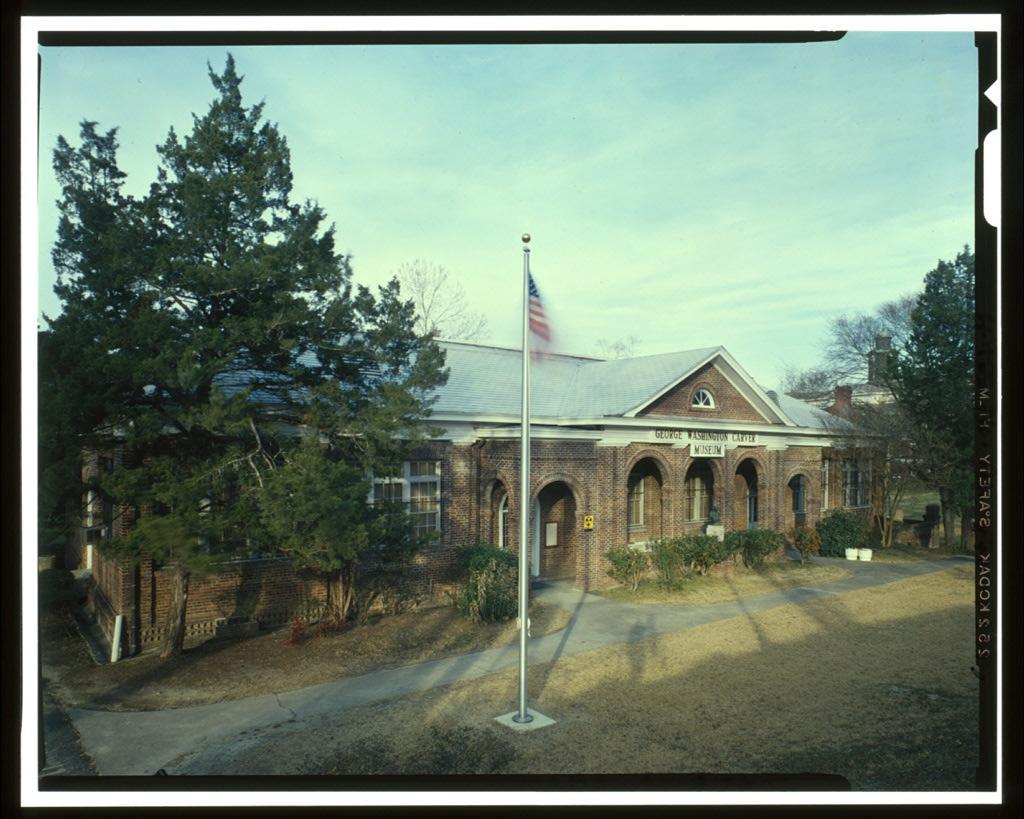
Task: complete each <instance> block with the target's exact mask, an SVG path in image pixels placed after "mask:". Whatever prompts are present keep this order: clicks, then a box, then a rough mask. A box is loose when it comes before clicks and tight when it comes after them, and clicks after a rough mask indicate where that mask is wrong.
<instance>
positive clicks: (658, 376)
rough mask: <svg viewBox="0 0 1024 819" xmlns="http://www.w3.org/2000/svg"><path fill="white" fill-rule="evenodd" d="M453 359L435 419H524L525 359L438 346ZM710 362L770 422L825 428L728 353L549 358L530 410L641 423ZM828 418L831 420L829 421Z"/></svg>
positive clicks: (534, 371)
mask: <svg viewBox="0 0 1024 819" xmlns="http://www.w3.org/2000/svg"><path fill="white" fill-rule="evenodd" d="M438 343H439V344H440V345H441V347H442V348H443V349H444V351H445V354H446V357H447V366H448V368H449V371H450V375H449V377H448V383H447V384H446V385H444V386H443V387H441V388H439V389H438V391H437V393H436V396H437V401H436V403H435V404H434V407H433V412H434V414H435V415H449V414H455V415H486V416H494V415H502V416H507V415H513V416H516V415H518V414H519V413H520V411H521V406H520V402H521V400H522V397H521V392H520V389H521V386H520V385H521V382H522V353H521V352H520V351H519V350H517V349H513V348H508V347H488V346H484V345H481V344H468V343H465V342H456V341H440V342H438ZM710 361H715V362H716V364H719V365H721V369H722V370H723V372H724V374H725V375H726V377H728V378H729V379H730V381H731V382H733V383H734V384H735V385H736V386H737V388H738V389H739V390H740V391H741V392H742V393H743V394H744V396H745V397H746V398H747V399H748V400H750V401H751V403H752V404H754V406H755V407H756V408H757V409H758V410H759V411H760V412H761V413H762V414H764V415H765V416H766V417H767V418H769V419H770V420H772V421H774V422H775V423H780V422H781V423H782V424H783V425H785V426H810V427H815V428H820V427H822V426H823V420H824V419H821V418H819V416H818V415H817V414H816V413H814V412H812V410H813V409H814V408H812V407H808V406H806V405H804V404H803V403H802V402H800V401H797V400H796V399H792V398H789V397H788V396H787V400H786V401H785V402H783V401H781V400H780V401H773V400H772V399H771V398H769V396H768V394H767V392H766V391H765V390H763V389H762V388H761V387H760V386H759V385H758V384H756V383H755V382H754V381H753V380H752V379H751V378H750V376H749V375H747V373H746V372H745V371H744V370H743V369H742V368H741V367H740V366H739V364H737V363H736V361H735V359H733V357H732V356H731V355H730V354H729V352H728V351H727V350H726V349H725V348H724V347H720V346H719V347H702V348H700V349H696V350H683V351H680V352H676V353H661V354H659V355H648V356H638V357H636V358H620V359H613V360H609V361H605V360H602V359H597V358H588V357H585V356H572V355H561V354H549V355H546V356H545V357H544V359H543V360H542V361H540V362H538V363H535V364H533V365H532V366H531V368H530V406H531V412H532V413H533V415H534V416H537V417H545V416H546V417H566V418H598V417H615V416H619V417H633V416H634V415H636V413H637V412H639V411H640V410H642V409H643V408H644V407H645V406H647V405H648V404H650V403H651V402H652V401H654V400H656V399H657V398H658V397H659V396H661V395H663V394H664V393H665V392H667V391H668V390H670V389H671V388H672V387H674V386H675V385H677V384H679V383H680V382H681V381H683V380H684V379H685V378H686V377H687V376H689V375H690V374H692V373H693V372H694V371H696V370H697V369H699V368H700V367H702V366H703V365H705V364H706V363H708V362H710ZM821 415H825V416H826V418H827V417H828V416H827V414H825V413H821Z"/></svg>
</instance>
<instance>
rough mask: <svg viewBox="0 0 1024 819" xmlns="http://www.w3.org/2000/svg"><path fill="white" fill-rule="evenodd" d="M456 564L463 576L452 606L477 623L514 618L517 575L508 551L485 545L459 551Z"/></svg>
mask: <svg viewBox="0 0 1024 819" xmlns="http://www.w3.org/2000/svg"><path fill="white" fill-rule="evenodd" d="M455 559H456V563H457V564H458V566H459V568H460V569H461V571H462V573H463V580H462V582H461V583H460V584H459V590H458V593H457V596H456V603H457V605H458V608H459V611H461V612H462V613H463V614H464V615H465V616H466V617H469V618H470V619H471V620H474V621H476V622H478V623H493V622H497V621H499V620H508V619H510V618H512V617H515V616H516V614H517V613H518V611H519V574H518V571H517V570H516V558H515V555H513V554H512V553H511V552H506V551H505V550H504V549H499V548H497V547H495V546H491V545H490V544H487V543H481V544H478V545H477V546H472V547H469V548H464V549H460V550H459V551H458V552H457V553H456V558H455Z"/></svg>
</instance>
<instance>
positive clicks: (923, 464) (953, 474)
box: [892, 246, 974, 548]
mask: <svg viewBox="0 0 1024 819" xmlns="http://www.w3.org/2000/svg"><path fill="white" fill-rule="evenodd" d="M892 387H893V392H894V394H895V395H896V397H897V399H898V401H899V402H900V404H901V405H902V408H903V411H904V412H905V413H906V414H907V415H908V416H909V418H910V419H911V421H912V422H913V426H914V429H915V450H916V453H915V461H916V463H917V468H918V471H919V472H920V474H921V477H922V478H923V479H924V480H926V481H927V482H928V483H930V484H931V485H933V486H936V487H938V489H939V498H940V501H941V504H942V516H943V528H944V533H945V536H946V543H947V544H952V543H953V529H954V526H955V522H956V518H957V517H962V522H961V541H960V542H961V548H966V546H967V544H968V540H969V533H970V520H971V513H972V510H973V503H974V483H973V469H972V461H973V455H974V254H973V253H972V252H971V250H970V248H969V247H966V246H965V247H964V250H963V251H962V252H961V253H959V254H958V255H957V257H956V259H954V260H953V261H952V262H947V261H941V260H940V261H939V263H938V265H937V266H936V267H935V269H934V270H932V271H931V272H929V273H928V275H927V276H926V277H925V289H924V293H923V294H922V295H921V296H920V298H919V299H918V302H917V305H916V307H915V308H914V311H913V314H912V329H911V333H910V337H909V339H908V340H907V343H906V345H905V346H904V347H903V348H902V349H901V350H899V351H898V355H897V356H896V360H895V366H894V368H893V384H892Z"/></svg>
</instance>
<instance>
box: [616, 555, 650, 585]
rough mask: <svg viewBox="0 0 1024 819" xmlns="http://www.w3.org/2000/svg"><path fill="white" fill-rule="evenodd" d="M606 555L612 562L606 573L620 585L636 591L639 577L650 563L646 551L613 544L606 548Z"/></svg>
mask: <svg viewBox="0 0 1024 819" xmlns="http://www.w3.org/2000/svg"><path fill="white" fill-rule="evenodd" d="M607 557H608V562H609V563H611V564H612V567H611V568H610V569H609V570H608V575H609V576H610V577H611V578H613V579H614V580H617V581H618V582H619V583H621V584H622V585H624V586H629V589H630V591H636V590H637V587H638V586H639V585H640V579H641V578H642V577H643V576H644V572H646V571H647V569H648V568H649V567H650V564H651V561H650V558H649V557H648V555H647V553H646V552H642V551H640V550H639V549H633V548H630V547H629V546H615V547H614V548H611V549H609V550H608V554H607Z"/></svg>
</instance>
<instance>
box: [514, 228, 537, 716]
mask: <svg viewBox="0 0 1024 819" xmlns="http://www.w3.org/2000/svg"><path fill="white" fill-rule="evenodd" d="M529 243H530V234H529V233H524V234H523V416H522V436H521V438H522V440H521V446H520V450H519V713H518V714H516V715H515V716H513V717H512V719H513V720H514V721H515V722H520V723H525V722H532V721H533V717H532V716H530V714H529V713H527V711H526V618H527V614H528V611H529V607H530V541H529V534H530V248H529V246H528V245H529Z"/></svg>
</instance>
